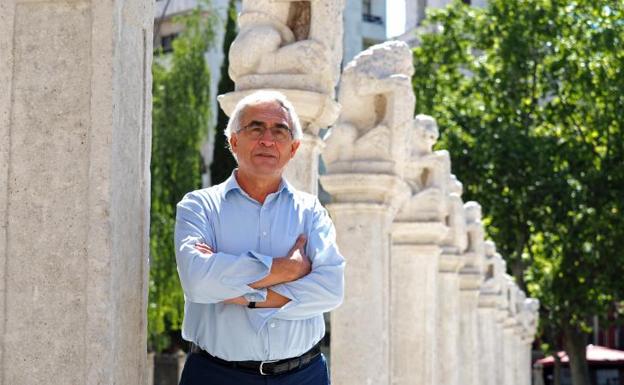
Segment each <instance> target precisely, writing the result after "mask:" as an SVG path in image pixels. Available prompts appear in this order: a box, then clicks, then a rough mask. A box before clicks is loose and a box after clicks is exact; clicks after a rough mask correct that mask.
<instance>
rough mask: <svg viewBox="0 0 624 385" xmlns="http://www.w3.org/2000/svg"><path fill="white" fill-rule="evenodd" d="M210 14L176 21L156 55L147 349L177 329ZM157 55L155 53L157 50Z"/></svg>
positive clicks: (205, 114) (197, 171)
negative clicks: (182, 235) (180, 227)
mask: <svg viewBox="0 0 624 385" xmlns="http://www.w3.org/2000/svg"><path fill="white" fill-rule="evenodd" d="M213 15H214V12H212V10H211V9H210V8H209V7H207V4H206V3H204V4H202V5H201V6H200V7H198V8H197V9H195V10H194V11H193V12H192V13H191V14H190V15H187V16H185V17H182V18H180V19H179V20H177V22H179V23H182V24H184V31H183V32H182V33H181V34H180V35H179V37H178V38H176V39H175V40H174V42H173V53H172V54H170V55H158V56H156V57H155V60H154V65H153V67H152V74H153V88H152V92H153V109H152V162H151V173H152V181H151V212H150V217H151V218H150V219H151V228H150V278H149V301H148V312H147V313H148V334H149V349H150V350H155V351H162V350H163V349H165V348H166V347H167V346H168V344H169V333H170V332H171V331H172V330H179V329H180V326H181V321H182V315H183V311H184V309H183V307H184V295H183V293H182V289H181V286H180V282H179V279H178V274H177V270H176V262H175V257H174V245H173V228H174V222H175V207H176V204H177V203H178V202H179V201H180V199H181V198H182V197H183V196H184V194H185V193H187V192H189V191H191V190H195V189H197V188H200V187H201V170H202V163H203V162H202V158H201V155H200V146H201V144H202V142H203V140H204V136H205V133H206V131H207V129H208V124H209V120H210V72H209V69H208V66H207V64H206V61H205V58H204V54H205V52H206V50H207V49H208V48H209V46H210V44H211V42H212V41H213V39H214V25H215V24H216V22H217V20H215V17H214V16H213ZM157 54H158V52H157Z"/></svg>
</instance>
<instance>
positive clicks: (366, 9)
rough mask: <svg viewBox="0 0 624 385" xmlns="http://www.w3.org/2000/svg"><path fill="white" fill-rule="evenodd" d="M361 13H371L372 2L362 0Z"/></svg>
mask: <svg viewBox="0 0 624 385" xmlns="http://www.w3.org/2000/svg"><path fill="white" fill-rule="evenodd" d="M362 13H363V14H365V15H370V14H372V13H373V4H372V1H371V0H363V1H362Z"/></svg>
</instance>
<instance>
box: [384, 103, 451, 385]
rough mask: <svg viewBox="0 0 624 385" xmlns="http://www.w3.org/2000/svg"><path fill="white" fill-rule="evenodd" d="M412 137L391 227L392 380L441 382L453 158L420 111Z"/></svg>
mask: <svg viewBox="0 0 624 385" xmlns="http://www.w3.org/2000/svg"><path fill="white" fill-rule="evenodd" d="M413 131H414V132H413V135H412V139H411V141H410V150H411V156H410V160H409V161H408V162H407V164H406V169H405V181H406V182H407V183H408V184H409V185H410V187H411V196H410V198H409V199H408V200H407V201H406V202H405V203H404V204H403V206H402V207H401V209H400V210H399V212H398V213H397V216H396V218H395V222H394V223H393V225H392V251H391V254H392V257H391V263H390V271H391V272H390V277H391V279H390V281H391V293H390V297H391V300H390V308H391V312H390V318H391V320H392V322H391V332H390V344H391V347H392V350H391V362H392V381H391V382H392V384H395V385H399V384H405V385H408V384H427V385H428V384H437V383H438V382H437V372H436V360H437V359H438V351H437V345H436V327H437V311H438V308H437V306H438V300H437V299H438V297H437V292H438V270H439V265H438V262H439V256H440V253H441V251H442V250H441V248H440V246H439V245H440V243H441V241H442V239H444V238H445V237H446V235H447V233H448V227H447V226H446V224H445V222H444V218H445V215H446V211H447V210H446V199H447V198H446V197H447V193H446V190H447V186H446V184H447V181H448V175H449V170H450V158H449V156H448V153H447V152H446V151H436V152H433V151H432V150H431V147H432V146H433V145H434V144H435V141H436V140H437V138H438V129H437V125H436V124H435V121H434V120H433V119H432V118H431V117H427V116H423V115H419V116H417V117H416V119H415V121H414V130H413Z"/></svg>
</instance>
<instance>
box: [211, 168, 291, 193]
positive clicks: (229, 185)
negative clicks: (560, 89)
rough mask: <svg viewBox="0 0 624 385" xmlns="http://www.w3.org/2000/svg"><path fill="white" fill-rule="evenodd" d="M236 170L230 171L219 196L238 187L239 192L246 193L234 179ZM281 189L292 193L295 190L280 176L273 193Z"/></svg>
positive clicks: (279, 191)
mask: <svg viewBox="0 0 624 385" xmlns="http://www.w3.org/2000/svg"><path fill="white" fill-rule="evenodd" d="M236 170H237V169H235V170H234V171H232V175H230V177H229V178H228V179H227V180H226V181H225V182H224V183H223V190H222V193H221V197H222V198H223V199H225V198H226V196H227V193H228V192H230V191H232V190H236V189H238V190H239V191H240V192H241V193H243V194H245V195H247V193H246V192H245V190H243V189H242V188H241V186H240V185H239V184H238V181H237V180H236V176H235V174H236ZM283 190H286V191H288V192H289V193H293V192H294V191H295V188H294V187H293V186H292V185H291V184H290V182H288V181H287V180H286V178H284V177H283V176H282V181H281V182H280V185H279V187H278V188H277V191H276V192H275V193H274V194H280V193H281V192H282V191H283Z"/></svg>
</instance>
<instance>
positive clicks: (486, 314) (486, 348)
mask: <svg viewBox="0 0 624 385" xmlns="http://www.w3.org/2000/svg"><path fill="white" fill-rule="evenodd" d="M484 251H485V257H486V258H485V262H484V269H483V273H484V274H483V283H482V284H481V288H480V290H479V305H478V310H477V312H478V320H479V327H478V340H479V354H478V356H479V365H478V370H479V372H480V380H481V384H482V385H496V384H499V382H497V371H496V368H497V367H498V365H495V364H493V363H495V362H498V361H499V358H500V356H499V355H497V354H498V353H497V348H498V347H499V346H500V338H497V336H498V332H497V324H496V311H497V306H498V296H499V295H500V294H501V285H500V282H501V277H502V275H503V274H504V271H501V268H502V264H501V263H499V262H498V261H497V259H499V260H500V261H502V257H501V256H500V255H499V254H497V253H496V245H495V244H494V242H492V241H485V242H484ZM497 262H498V263H497Z"/></svg>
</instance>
